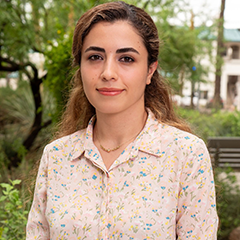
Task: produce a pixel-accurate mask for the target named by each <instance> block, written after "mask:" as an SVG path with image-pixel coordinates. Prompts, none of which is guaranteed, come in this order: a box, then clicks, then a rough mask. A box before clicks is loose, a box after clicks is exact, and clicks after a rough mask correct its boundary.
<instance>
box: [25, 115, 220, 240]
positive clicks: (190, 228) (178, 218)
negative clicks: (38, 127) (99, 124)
mask: <svg viewBox="0 0 240 240" xmlns="http://www.w3.org/2000/svg"><path fill="white" fill-rule="evenodd" d="M93 121H94V118H93V119H91V121H90V122H89V125H88V127H87V129H84V130H81V131H78V132H75V133H74V134H72V135H69V136H65V137H63V138H60V139H58V140H56V141H54V142H52V143H50V144H49V145H47V146H46V147H45V149H44V153H43V156H42V159H41V163H40V167H39V172H38V176H37V181H36V187H35V194H34V199H33V203H32V207H31V210H30V213H29V217H28V224H27V240H33V239H37V240H40V239H41V240H49V239H51V240H56V239H62V240H64V239H66V240H75V239H86V240H106V239H162V240H167V239H178V240H180V239H198V240H199V239H204V240H207V239H217V226H218V217H217V212H216V202H215V187H214V181H213V173H212V167H211V162H210V157H209V154H208V151H207V148H206V146H205V144H204V142H203V141H202V140H201V139H199V138H197V137H196V136H194V135H192V134H190V133H187V132H184V131H181V130H179V129H177V128H174V127H171V126H168V125H165V124H161V123H159V122H158V121H157V120H156V119H155V118H154V116H153V114H152V113H151V112H149V116H148V119H147V122H146V125H145V127H144V129H143V130H142V132H141V133H140V134H139V136H138V137H137V138H136V139H135V140H134V141H133V142H132V143H130V144H129V145H128V147H127V148H126V149H125V150H124V151H123V152H122V153H121V155H120V156H119V157H118V159H116V160H115V162H114V163H113V164H112V166H111V167H110V169H109V170H107V169H106V167H105V165H104V163H103V161H102V158H101V155H100V153H99V151H98V149H97V148H96V147H95V145H94V144H93V141H92V132H93Z"/></svg>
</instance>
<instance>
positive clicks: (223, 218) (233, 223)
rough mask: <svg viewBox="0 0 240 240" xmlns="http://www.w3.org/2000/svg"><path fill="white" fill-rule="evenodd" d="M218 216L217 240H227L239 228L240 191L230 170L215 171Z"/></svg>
mask: <svg viewBox="0 0 240 240" xmlns="http://www.w3.org/2000/svg"><path fill="white" fill-rule="evenodd" d="M214 171H215V184H216V197H217V208H218V216H219V220H220V225H219V231H218V240H225V239H228V236H229V234H230V232H231V231H232V230H233V229H234V228H236V227H239V226H240V201H239V199H240V189H239V185H237V184H236V176H235V175H234V172H233V171H232V169H231V168H226V169H220V168H216V169H215V170H214Z"/></svg>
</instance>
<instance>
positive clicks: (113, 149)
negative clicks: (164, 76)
mask: <svg viewBox="0 0 240 240" xmlns="http://www.w3.org/2000/svg"><path fill="white" fill-rule="evenodd" d="M138 134H139V133H138ZM138 134H137V135H136V136H134V137H132V138H130V139H128V140H127V141H126V142H124V143H122V144H120V145H118V146H117V147H114V148H105V147H104V146H103V145H102V144H101V143H100V141H99V139H98V137H97V140H98V142H99V144H100V147H101V149H102V150H104V151H105V152H107V153H110V152H113V151H116V150H118V149H119V148H120V147H121V146H122V145H124V144H125V143H127V142H129V141H131V140H132V139H134V138H135V137H137V136H138ZM96 135H97V134H96Z"/></svg>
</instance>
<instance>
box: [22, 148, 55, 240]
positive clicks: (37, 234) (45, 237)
mask: <svg viewBox="0 0 240 240" xmlns="http://www.w3.org/2000/svg"><path fill="white" fill-rule="evenodd" d="M47 181H48V151H47V148H46V147H45V149H44V151H43V155H42V158H41V162H40V166H39V170H38V175H37V179H36V185H35V192H34V197H33V203H32V206H31V209H30V212H29V215H28V222H27V228H26V232H27V233H26V234H27V237H26V240H32V239H37V240H38V239H39V240H40V239H41V240H49V239H50V233H49V225H48V222H47V220H46V217H45V211H46V205H47Z"/></svg>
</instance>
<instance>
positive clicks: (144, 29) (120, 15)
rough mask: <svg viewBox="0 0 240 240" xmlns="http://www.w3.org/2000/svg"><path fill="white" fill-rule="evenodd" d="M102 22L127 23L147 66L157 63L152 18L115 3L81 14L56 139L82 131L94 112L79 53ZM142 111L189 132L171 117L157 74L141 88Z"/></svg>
mask: <svg viewBox="0 0 240 240" xmlns="http://www.w3.org/2000/svg"><path fill="white" fill-rule="evenodd" d="M102 21H105V22H111V23H113V22H115V21H126V22H128V23H129V24H130V25H131V26H132V27H133V28H134V29H135V30H136V31H137V33H138V34H139V36H140V37H141V38H142V40H143V43H144V45H145V47H146V49H147V52H148V66H150V65H151V64H152V63H153V62H155V61H157V60H158V54H159V45H160V40H159V37H158V31H157V27H156V25H155V23H154V22H153V20H152V18H151V17H150V16H149V15H148V14H147V13H146V12H145V11H144V10H142V9H141V8H138V7H136V6H134V5H129V4H127V3H125V2H122V1H119V2H109V3H104V4H101V5H98V6H96V7H93V8H91V9H90V10H88V11H87V12H86V13H84V14H83V15H82V16H81V17H80V19H79V20H78V22H77V25H76V27H75V30H74V36H73V45H72V54H73V67H78V69H77V71H76V73H75V75H74V77H73V79H72V84H73V86H72V90H71V91H70V95H69V100H68V103H67V105H66V109H65V111H64V113H63V115H62V119H61V121H60V123H59V128H58V132H57V134H56V137H57V138H59V137H62V136H66V135H69V134H71V133H73V132H75V131H77V130H80V129H83V128H86V127H87V124H88V122H89V120H90V118H91V117H92V116H93V115H94V114H95V108H94V107H93V106H92V105H91V104H90V102H89V101H88V99H87V97H86V95H85V93H84V90H83V84H82V79H81V74H80V67H81V51H82V46H83V41H84V38H85V37H86V36H87V35H88V33H89V32H90V31H91V29H92V27H93V25H94V24H96V23H98V22H102ZM145 107H146V108H149V109H150V110H151V111H152V112H153V113H154V115H155V117H156V119H158V120H159V122H162V123H166V124H168V125H171V126H174V127H177V128H179V129H181V130H185V131H188V132H191V130H190V128H189V126H188V125H187V124H186V123H185V122H184V121H183V120H182V119H180V118H179V117H178V116H177V115H176V114H175V112H174V108H173V102H172V98H171V88H170V87H169V86H168V84H167V82H166V80H164V79H163V78H162V76H161V75H160V74H159V71H158V70H156V71H155V72H154V74H153V76H152V79H151V84H149V85H147V86H146V88H145Z"/></svg>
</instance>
